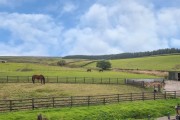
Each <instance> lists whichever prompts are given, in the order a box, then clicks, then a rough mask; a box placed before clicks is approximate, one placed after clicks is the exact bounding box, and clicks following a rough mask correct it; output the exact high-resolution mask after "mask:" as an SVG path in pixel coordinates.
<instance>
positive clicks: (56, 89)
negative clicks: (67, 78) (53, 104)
mask: <svg viewBox="0 0 180 120" xmlns="http://www.w3.org/2000/svg"><path fill="white" fill-rule="evenodd" d="M143 91H148V89H143V88H140V87H134V86H127V85H108V84H107V85H105V84H61V83H58V84H54V83H48V84H46V85H41V84H40V83H36V84H31V83H4V84H0V99H18V98H20V99H21V98H22V99H23V98H38V97H39V98H42V97H64V96H90V95H109V94H123V93H140V92H143Z"/></svg>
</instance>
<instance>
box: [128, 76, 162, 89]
mask: <svg viewBox="0 0 180 120" xmlns="http://www.w3.org/2000/svg"><path fill="white" fill-rule="evenodd" d="M163 81H164V78H153V79H126V80H125V83H126V84H130V85H135V86H139V87H145V86H144V85H145V84H144V83H146V82H163Z"/></svg>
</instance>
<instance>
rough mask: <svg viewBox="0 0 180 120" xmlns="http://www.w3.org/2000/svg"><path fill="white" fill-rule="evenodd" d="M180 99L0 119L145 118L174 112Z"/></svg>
mask: <svg viewBox="0 0 180 120" xmlns="http://www.w3.org/2000/svg"><path fill="white" fill-rule="evenodd" d="M179 101H180V99H169V100H156V101H135V102H122V103H119V104H108V105H99V106H90V107H73V108H58V109H57V108H56V109H55V108H54V109H44V110H41V109H40V110H33V111H32V110H29V111H17V112H8V113H0V120H35V119H37V115H38V114H40V113H41V114H42V116H43V117H46V118H47V119H48V120H124V119H126V120H134V119H138V120H147V119H148V115H151V118H152V119H153V118H157V117H161V116H167V113H168V112H170V114H171V115H174V114H175V109H174V106H176V105H177V103H179Z"/></svg>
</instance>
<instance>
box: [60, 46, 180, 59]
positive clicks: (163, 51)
mask: <svg viewBox="0 0 180 120" xmlns="http://www.w3.org/2000/svg"><path fill="white" fill-rule="evenodd" d="M173 53H180V49H176V48H171V49H169V48H167V49H159V50H154V51H146V52H136V53H121V54H111V55H72V56H65V57H63V58H64V59H91V60H97V59H106V60H108V59H124V58H137V57H145V56H152V55H162V54H173Z"/></svg>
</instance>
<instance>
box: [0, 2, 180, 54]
mask: <svg viewBox="0 0 180 120" xmlns="http://www.w3.org/2000/svg"><path fill="white" fill-rule="evenodd" d="M153 4H154V3H150V2H143V0H137V1H134V0H127V1H124V0H119V1H115V0H114V1H112V2H110V3H109V2H107V3H106V2H103V3H102V1H101V0H99V1H98V2H96V3H94V4H93V5H92V6H90V8H89V9H88V10H87V11H84V12H81V13H83V14H81V15H79V14H75V12H73V14H75V15H74V16H76V15H77V16H76V17H78V18H79V21H78V22H77V24H76V25H75V27H69V28H68V29H67V28H65V29H64V28H63V25H62V24H59V22H60V21H61V19H63V18H60V20H59V19H58V20H55V19H53V17H50V15H43V14H20V13H0V23H1V24H0V28H1V29H6V30H9V31H10V32H11V37H10V38H11V39H9V40H8V41H7V42H4V41H3V40H1V38H0V54H1V55H3V54H8V55H11V54H14V55H68V54H93V55H97V54H115V53H121V52H137V51H148V50H155V49H161V48H169V47H177V48H180V43H179V41H180V35H179V31H180V21H179V19H180V8H177V7H176V8H168V7H161V8H159V9H156V8H154V6H153ZM55 8H56V9H54V10H57V9H61V10H62V11H60V12H61V13H60V14H66V13H70V12H72V11H75V10H76V9H77V6H76V5H75V4H72V3H66V4H64V6H61V8H59V4H58V5H56V7H55ZM63 20H64V21H66V18H64V19H63ZM57 21H59V22H58V23H57ZM65 24H69V23H65ZM32 46H33V47H32ZM14 47H16V48H17V49H16V50H14Z"/></svg>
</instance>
